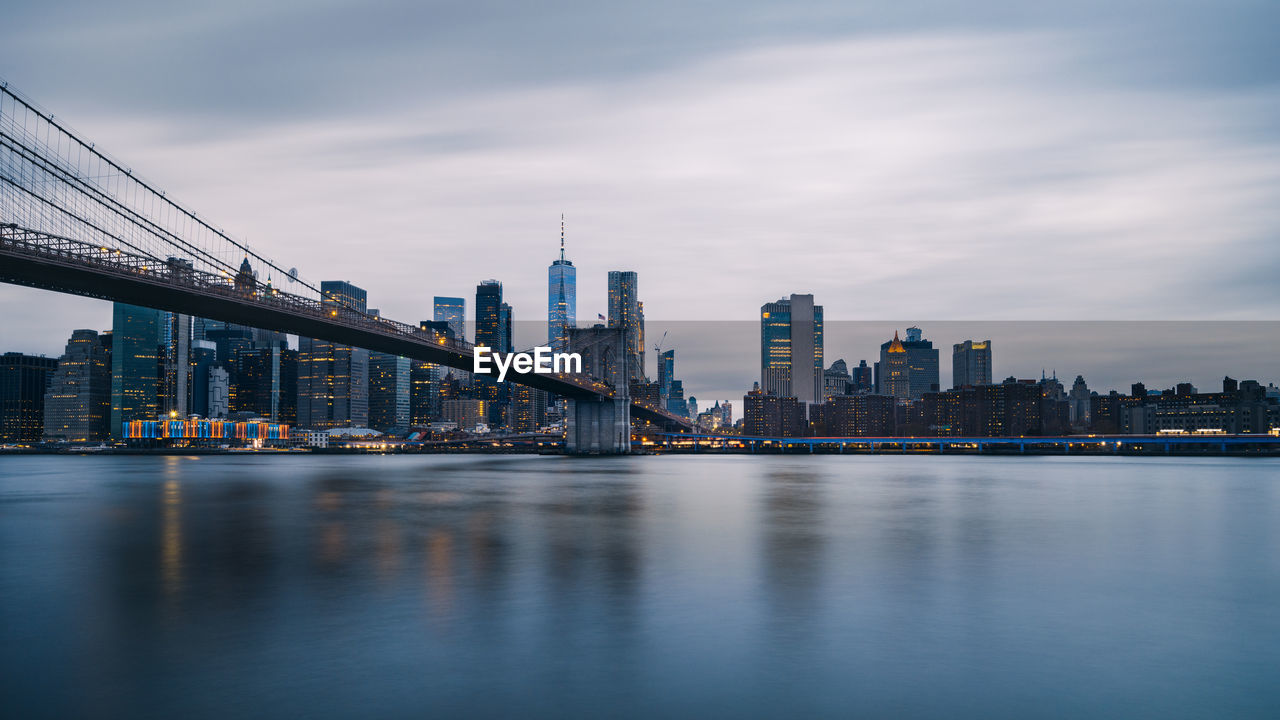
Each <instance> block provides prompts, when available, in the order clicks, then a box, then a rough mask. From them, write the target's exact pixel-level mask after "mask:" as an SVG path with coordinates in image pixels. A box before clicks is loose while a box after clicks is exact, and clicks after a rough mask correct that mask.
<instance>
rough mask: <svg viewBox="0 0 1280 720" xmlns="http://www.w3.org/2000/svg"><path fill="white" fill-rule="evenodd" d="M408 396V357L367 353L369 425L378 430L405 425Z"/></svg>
mask: <svg viewBox="0 0 1280 720" xmlns="http://www.w3.org/2000/svg"><path fill="white" fill-rule="evenodd" d="M410 398H411V382H410V363H409V358H404V357H398V356H396V355H389V354H387V353H381V352H374V353H369V427H371V428H373V429H374V430H379V431H381V432H393V431H404V430H406V429H408V427H409V418H410Z"/></svg>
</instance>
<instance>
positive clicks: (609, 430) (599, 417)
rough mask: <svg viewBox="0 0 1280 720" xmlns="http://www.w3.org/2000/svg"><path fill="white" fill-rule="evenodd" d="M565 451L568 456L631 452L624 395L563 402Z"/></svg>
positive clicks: (629, 428)
mask: <svg viewBox="0 0 1280 720" xmlns="http://www.w3.org/2000/svg"><path fill="white" fill-rule="evenodd" d="M564 450H565V452H566V453H568V454H570V455H626V454H627V453H629V452H631V402H630V401H629V400H627V399H625V398H621V399H618V398H604V397H602V398H599V399H593V400H577V399H572V398H570V399H569V400H568V401H567V402H566V405H565V424H564Z"/></svg>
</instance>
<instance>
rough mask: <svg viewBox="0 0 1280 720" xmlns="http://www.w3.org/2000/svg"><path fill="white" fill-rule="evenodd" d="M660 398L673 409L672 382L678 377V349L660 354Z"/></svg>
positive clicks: (663, 403) (667, 407)
mask: <svg viewBox="0 0 1280 720" xmlns="http://www.w3.org/2000/svg"><path fill="white" fill-rule="evenodd" d="M657 360H658V400H659V402H661V403H662V407H664V408H666V409H667V410H671V404H670V401H671V383H672V382H673V381H674V380H675V379H676V351H675V349H674V348H672V349H671V350H664V351H663V352H662V353H661V354H660V355H658V358H657ZM673 412H674V411H673Z"/></svg>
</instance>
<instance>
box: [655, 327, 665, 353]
mask: <svg viewBox="0 0 1280 720" xmlns="http://www.w3.org/2000/svg"><path fill="white" fill-rule="evenodd" d="M666 341H667V333H666V331H665V330H664V331H663V332H662V339H661V340H659V341H658V344H657V345H654V346H653V353H654V356H655V357H661V356H662V343H664V342H666Z"/></svg>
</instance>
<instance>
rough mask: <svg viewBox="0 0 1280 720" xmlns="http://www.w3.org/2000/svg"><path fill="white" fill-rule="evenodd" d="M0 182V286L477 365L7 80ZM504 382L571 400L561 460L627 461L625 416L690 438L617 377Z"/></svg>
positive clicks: (678, 422)
mask: <svg viewBox="0 0 1280 720" xmlns="http://www.w3.org/2000/svg"><path fill="white" fill-rule="evenodd" d="M0 181H2V182H0V281H3V282H7V283H13V284H17V285H26V286H29V287H35V288H41V289H45V290H53V291H56V292H62V293H70V294H74V295H82V296H87V297H94V298H100V299H103V300H109V301H115V302H122V303H129V304H132V305H141V306H145V307H151V308H156V309H159V310H166V311H170V312H175V313H183V314H188V315H195V316H199V317H205V318H209V319H212V320H221V321H225V322H230V323H237V324H240V325H247V326H251V327H257V328H263V329H267V330H276V331H280V332H285V333H289V334H293V335H298V336H303V337H311V338H317V339H321V340H328V341H331V342H335V343H342V344H345V345H351V346H353V347H359V348H365V349H367V350H372V351H378V352H384V353H389V354H393V355H398V356H401V357H407V358H410V359H413V360H420V361H424V362H429V363H433V364H437V365H443V366H447V367H452V368H458V369H461V370H466V371H468V372H470V371H472V369H473V365H474V355H475V348H474V346H473V345H471V344H470V343H467V342H466V341H465V339H461V338H453V337H447V336H446V337H442V336H440V335H439V334H437V333H436V332H434V331H431V330H429V329H425V328H422V327H419V326H416V325H411V324H407V323H403V322H396V321H394V320H391V319H388V318H384V317H380V316H378V315H372V314H369V313H366V312H364V311H362V310H361V309H358V308H356V307H353V306H351V305H349V304H348V303H347V302H345V301H344V299H343V298H340V297H337V296H326V295H325V294H324V293H323V292H322V291H321V290H320V288H319V285H318V284H315V283H312V282H309V281H308V280H306V279H305V277H306V276H305V275H302V274H300V273H299V272H298V271H297V270H296V268H295V267H294V266H292V265H290V264H288V263H284V262H276V261H274V260H272V259H270V258H268V257H266V256H265V255H263V254H261V253H260V252H258V250H257V249H251V248H250V247H249V246H248V245H247V244H245V243H243V242H241V241H237V240H236V239H234V238H233V237H232V236H231V235H229V234H228V233H227V232H225V231H224V230H222V229H221V228H220V227H219V226H217V225H215V224H214V223H213V222H212V221H211V220H209V219H207V218H204V217H200V216H199V215H197V213H196V212H194V211H193V210H191V209H189V208H187V207H184V206H182V205H179V204H178V203H176V202H174V201H173V200H170V199H169V198H167V197H166V196H165V193H164V192H163V191H161V190H158V189H157V188H156V187H155V186H153V185H152V184H151V183H150V182H148V181H146V180H144V179H142V178H141V177H139V176H138V175H137V174H135V173H134V171H133V169H132V168H131V167H129V166H128V165H126V164H125V163H123V162H122V161H120V160H118V159H115V158H113V157H111V156H110V155H108V154H107V153H105V152H103V151H102V150H99V149H98V148H96V147H95V145H94V144H93V143H91V142H89V141H87V140H85V139H84V138H82V137H81V136H80V135H78V134H77V133H75V132H73V131H72V130H70V129H69V128H68V127H66V126H65V125H64V124H62V123H61V122H59V121H58V120H57V119H56V117H55V116H54V115H52V114H50V113H48V112H46V111H44V110H43V109H41V108H39V107H38V106H37V105H35V104H34V103H33V102H32V101H30V100H28V99H26V98H25V97H23V96H22V95H20V94H18V93H17V92H15V91H14V90H12V89H10V88H9V87H8V86H7V85H4V86H0ZM284 268H289V269H288V270H286V269H284ZM263 276H266V277H267V278H268V280H267V281H265V282H264V281H261V280H260V278H261V277H263ZM277 278H278V282H276V281H275V280H276V279H277ZM507 379H508V381H509V382H514V383H518V384H521V385H526V386H529V387H532V388H536V389H538V390H544V391H546V392H548V393H551V394H553V395H556V396H559V397H563V398H565V399H566V400H567V403H566V415H565V448H566V450H567V451H568V452H572V453H626V452H628V451H629V449H630V446H631V437H630V433H631V419H632V418H633V417H634V418H637V419H640V420H645V421H649V422H652V423H655V424H658V425H660V426H663V427H665V429H668V430H688V429H691V425H690V423H689V421H688V420H687V419H686V418H683V417H679V416H677V415H674V414H673V413H670V412H668V411H667V410H666V409H664V408H659V407H656V406H652V405H649V404H647V403H643V402H639V401H637V400H635V399H633V398H631V397H630V393H629V391H628V388H627V386H626V383H625V382H621V383H613V384H611V383H609V382H606V381H605V380H603V379H600V378H596V377H592V376H591V375H589V374H570V373H555V374H539V373H534V372H524V373H521V372H515V371H510V372H508V373H507Z"/></svg>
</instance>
